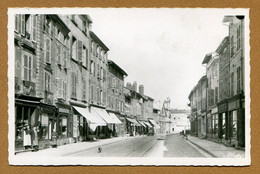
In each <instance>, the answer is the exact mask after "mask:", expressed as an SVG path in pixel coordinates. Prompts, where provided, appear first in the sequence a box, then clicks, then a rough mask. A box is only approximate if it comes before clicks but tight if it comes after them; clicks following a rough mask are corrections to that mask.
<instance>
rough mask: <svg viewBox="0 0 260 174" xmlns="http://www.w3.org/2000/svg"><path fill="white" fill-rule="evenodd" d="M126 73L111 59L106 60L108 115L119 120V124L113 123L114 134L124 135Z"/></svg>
mask: <svg viewBox="0 0 260 174" xmlns="http://www.w3.org/2000/svg"><path fill="white" fill-rule="evenodd" d="M126 76H127V73H126V72H125V71H124V70H123V69H122V68H120V67H119V66H118V65H117V64H116V63H115V62H113V61H112V60H108V74H107V81H108V85H107V107H106V109H107V111H108V112H109V114H110V115H113V114H115V115H116V116H117V117H118V118H119V119H120V121H121V124H114V126H115V130H116V131H114V132H113V133H114V135H116V136H124V135H125V134H126V131H125V129H126V128H125V95H124V78H125V77H126Z"/></svg>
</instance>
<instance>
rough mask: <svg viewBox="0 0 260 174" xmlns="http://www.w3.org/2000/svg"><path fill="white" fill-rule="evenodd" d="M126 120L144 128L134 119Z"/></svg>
mask: <svg viewBox="0 0 260 174" xmlns="http://www.w3.org/2000/svg"><path fill="white" fill-rule="evenodd" d="M126 119H127V120H128V121H130V122H131V123H133V124H134V125H136V126H142V125H141V124H140V123H138V122H137V120H136V119H133V118H126Z"/></svg>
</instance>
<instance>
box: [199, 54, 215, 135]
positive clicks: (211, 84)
mask: <svg viewBox="0 0 260 174" xmlns="http://www.w3.org/2000/svg"><path fill="white" fill-rule="evenodd" d="M202 64H206V76H207V79H208V86H207V122H206V123H207V128H206V133H207V138H213V139H218V107H217V103H218V94H219V92H218V84H219V71H218V70H219V56H218V54H217V53H216V52H213V53H209V54H207V55H206V56H205V58H204V60H203V62H202Z"/></svg>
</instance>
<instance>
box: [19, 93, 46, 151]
mask: <svg viewBox="0 0 260 174" xmlns="http://www.w3.org/2000/svg"><path fill="white" fill-rule="evenodd" d="M40 100H41V98H37V97H28V96H19V97H18V96H17V98H16V99H15V152H19V151H23V150H26V149H32V146H33V139H32V138H34V137H32V130H33V128H34V127H36V126H37V125H38V119H39V113H40V107H41V106H40ZM36 138H37V140H38V137H36Z"/></svg>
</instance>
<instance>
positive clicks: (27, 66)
mask: <svg viewBox="0 0 260 174" xmlns="http://www.w3.org/2000/svg"><path fill="white" fill-rule="evenodd" d="M23 70H24V71H23V79H24V80H26V81H31V80H32V57H31V56H30V55H29V54H26V53H25V54H24V55H23Z"/></svg>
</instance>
